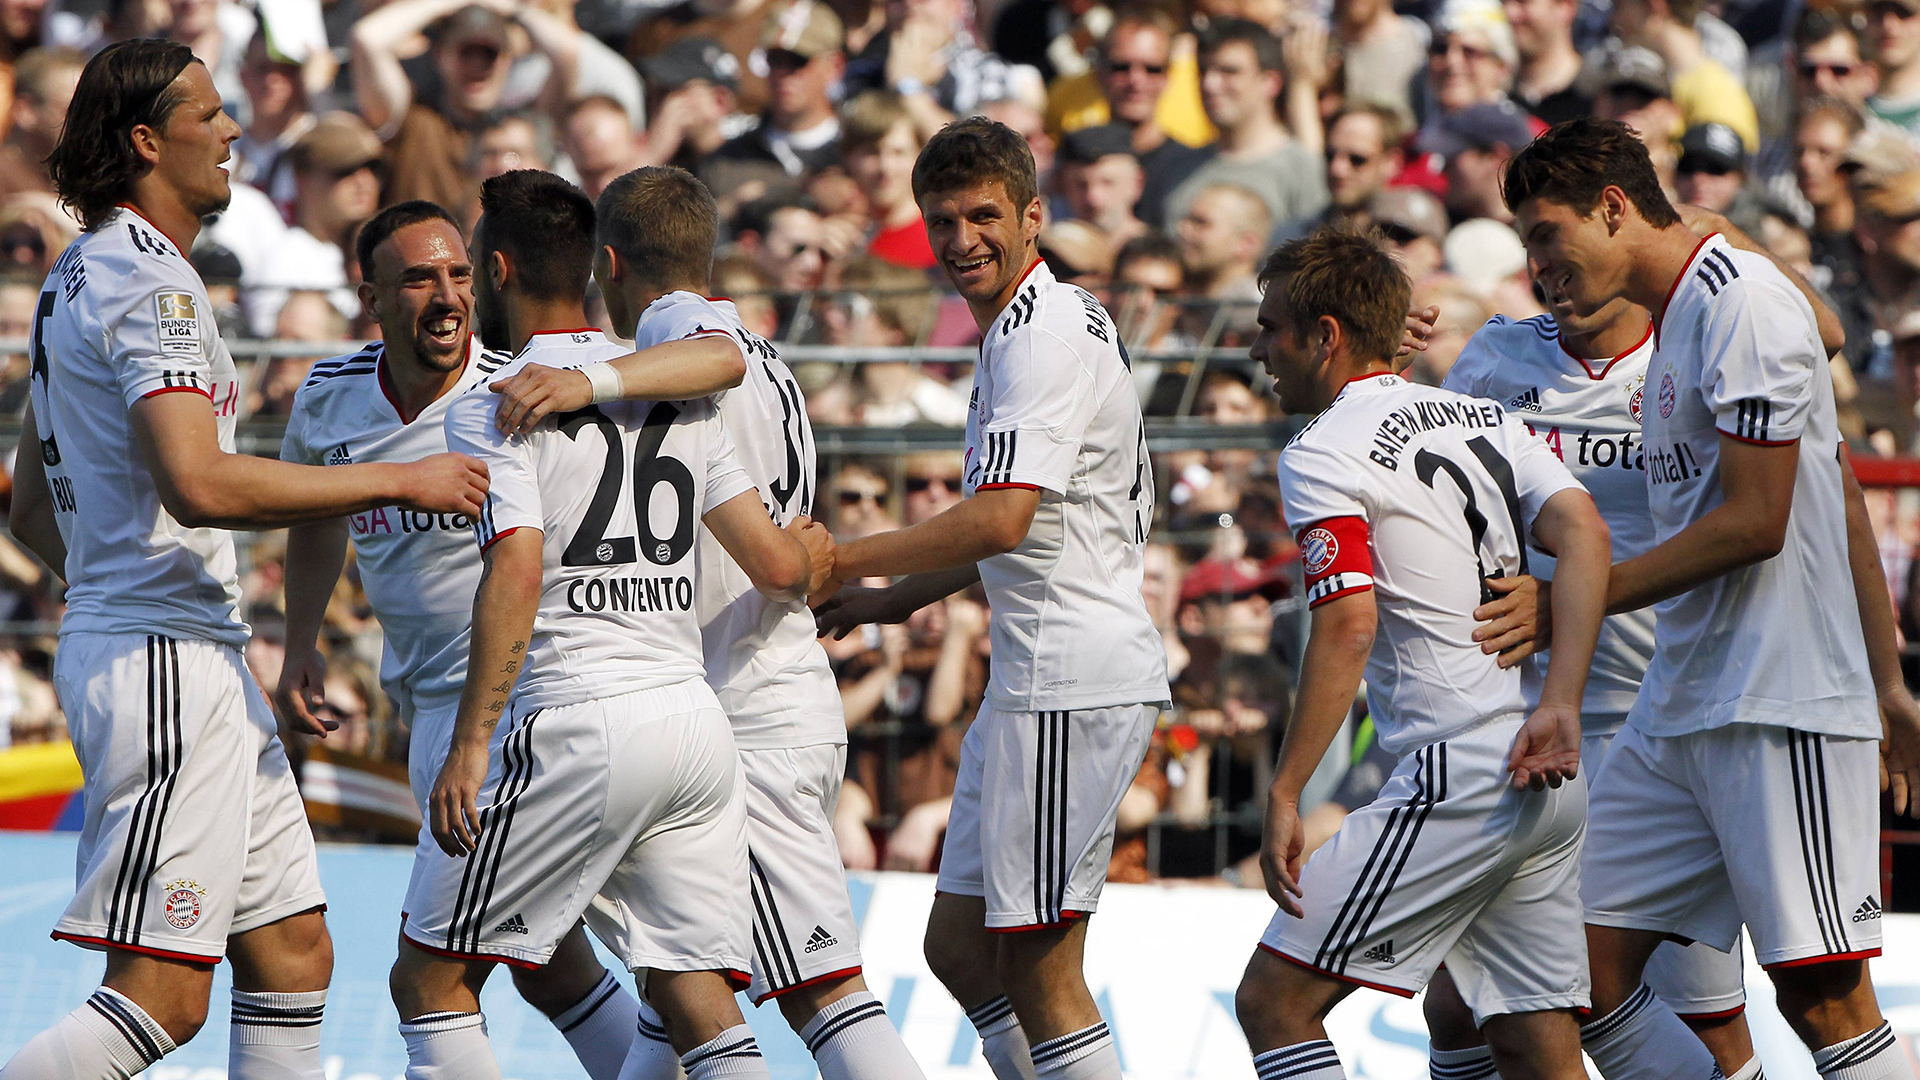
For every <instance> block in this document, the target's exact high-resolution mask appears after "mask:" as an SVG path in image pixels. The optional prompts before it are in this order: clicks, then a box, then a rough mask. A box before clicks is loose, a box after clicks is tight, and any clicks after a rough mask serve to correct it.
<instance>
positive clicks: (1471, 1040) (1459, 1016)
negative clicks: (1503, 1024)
mask: <svg viewBox="0 0 1920 1080" xmlns="http://www.w3.org/2000/svg"><path fill="white" fill-rule="evenodd" d="M1420 1011H1421V1012H1422V1013H1424V1014H1425V1015H1426V1019H1427V1034H1428V1037H1429V1038H1430V1039H1432V1041H1433V1045H1434V1046H1435V1047H1437V1048H1439V1049H1442V1050H1460V1049H1465V1048H1466V1047H1470V1046H1478V1045H1480V1041H1481V1036H1480V1027H1479V1025H1478V1024H1475V1023H1474V1021H1473V1010H1472V1009H1469V1008H1468V1007H1467V1003H1466V1002H1465V1001H1462V1000H1461V999H1460V992H1459V991H1458V990H1455V989H1453V985H1452V983H1451V982H1446V983H1444V985H1443V980H1442V979H1435V980H1434V982H1433V984H1432V985H1431V986H1429V987H1428V988H1427V994H1426V996H1425V997H1424V998H1422V999H1421V1002H1420Z"/></svg>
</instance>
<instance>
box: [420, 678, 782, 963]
mask: <svg viewBox="0 0 1920 1080" xmlns="http://www.w3.org/2000/svg"><path fill="white" fill-rule="evenodd" d="M509 708H510V711H512V712H513V714H514V715H513V716H512V717H511V718H510V721H509V723H507V724H505V725H503V726H504V727H506V728H507V729H508V730H507V731H506V733H505V734H504V735H503V736H501V737H499V738H496V739H495V741H494V744H493V747H492V749H491V750H490V751H489V754H488V766H487V779H486V782H485V784H484V786H483V787H482V789H481V790H482V795H481V799H480V803H479V805H480V830H481V831H480V844H479V848H478V850H476V851H474V852H473V853H471V854H470V855H468V856H466V857H464V858H455V857H453V856H450V855H448V854H446V853H445V852H444V851H441V850H440V849H439V847H438V846H437V845H436V846H435V847H434V848H433V849H432V850H431V851H430V852H427V853H425V854H423V855H421V856H420V859H419V861H418V862H417V863H416V865H415V869H414V875H413V881H412V883H411V884H410V885H409V887H408V894H407V903H406V912H407V915H406V922H405V927H404V932H405V933H406V936H407V938H408V940H410V941H412V942H413V943H414V944H415V945H418V946H419V947H421V948H423V949H425V950H427V951H428V952H434V953H440V954H442V955H448V956H455V957H461V958H471V959H486V960H500V961H504V962H506V963H509V964H515V965H518V966H521V967H539V966H541V965H543V964H545V963H546V962H547V961H548V959H550V958H551V957H552V955H553V950H554V948H555V947H556V946H557V945H558V944H559V943H560V939H561V938H562V937H564V936H565V935H566V933H567V932H568V931H569V930H570V929H572V927H573V924H574V922H575V921H576V920H578V919H580V918H581V916H582V915H583V914H586V913H587V911H588V908H589V905H591V904H592V903H593V901H594V899H595V894H599V895H600V897H601V898H602V899H603V900H605V901H606V902H608V903H609V904H611V905H612V910H614V911H616V912H617V913H618V917H619V922H618V924H617V925H614V926H608V925H605V924H604V922H603V921H602V920H595V921H593V922H592V926H593V930H594V932H595V934H596V936H599V937H600V939H601V940H602V941H604V942H606V943H607V945H608V947H609V948H612V949H613V950H614V952H615V953H616V955H618V956H619V957H620V958H621V960H622V961H623V962H624V963H625V964H626V966H627V968H628V970H631V971H638V970H640V969H642V968H655V969H659V970H663V971H720V972H724V973H726V974H727V976H728V978H729V979H730V980H732V981H733V982H734V984H735V985H736V987H744V986H745V985H746V983H747V972H748V970H749V965H748V960H747V956H748V952H749V947H750V942H751V930H750V927H749V918H748V903H747V898H746V896H745V895H744V894H743V893H742V890H741V888H740V883H741V882H743V881H745V880H746V879H747V840H746V808H745V803H744V801H743V800H742V799H741V798H740V797H739V794H740V787H741V785H742V783H743V781H742V780H741V779H740V777H739V771H740V762H739V758H738V756H737V755H736V754H735V752H734V748H733V733H732V731H731V729H730V728H729V725H728V723H727V718H726V717H725V716H724V715H723V714H722V713H721V712H720V703H719V701H718V700H717V699H715V698H714V696H713V691H712V690H711V689H709V688H708V687H707V684H706V681H705V680H703V679H689V680H687V681H685V682H680V683H676V684H674V685H672V686H665V687H659V688H656V689H652V690H642V691H638V692H635V693H630V694H620V695H617V696H614V697H608V698H600V699H596V700H593V701H588V702H582V703H580V704H577V705H567V706H562V707H558V708H550V709H537V710H525V711H523V710H521V709H520V708H518V707H517V706H509Z"/></svg>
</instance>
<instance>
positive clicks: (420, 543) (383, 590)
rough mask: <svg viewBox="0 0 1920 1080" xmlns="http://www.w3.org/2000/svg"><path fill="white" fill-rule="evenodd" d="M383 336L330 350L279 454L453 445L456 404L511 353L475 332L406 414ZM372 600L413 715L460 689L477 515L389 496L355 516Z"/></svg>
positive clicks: (309, 460)
mask: <svg viewBox="0 0 1920 1080" xmlns="http://www.w3.org/2000/svg"><path fill="white" fill-rule="evenodd" d="M385 352H386V347H385V346H384V345H382V344H380V343H379V342H375V343H374V344H372V345H369V346H367V347H366V348H364V349H362V350H360V351H359V352H357V353H351V354H349V355H347V356H337V357H334V358H333V359H331V360H322V361H321V362H319V363H317V364H315V365H314V366H313V371H312V372H311V373H310V374H309V375H308V376H307V381H306V382H305V383H302V384H301V386H300V390H299V392H298V393H296V394H294V396H293V412H292V415H290V416H289V417H288V418H287V434H286V437H285V439H284V440H283V441H282V442H281V446H280V457H281V459H282V460H284V461H293V462H298V463H300V464H302V465H350V464H354V463H356V462H369V461H390V462H406V461H418V460H420V459H421V458H424V457H428V456H431V455H433V454H440V453H445V452H446V449H447V428H446V417H447V406H448V405H450V404H451V403H452V402H453V401H454V400H455V399H456V398H458V397H459V396H460V395H461V394H463V393H465V392H466V391H467V390H468V389H469V388H472V387H474V386H482V387H484V386H485V384H486V383H488V382H490V381H492V378H493V374H494V372H496V371H498V370H499V369H500V367H501V366H502V365H503V364H505V363H506V362H507V361H508V359H509V357H508V356H507V355H506V354H505V353H495V352H487V351H485V350H483V349H482V348H481V347H480V338H479V337H478V336H477V335H476V336H474V337H472V338H470V339H469V341H468V345H467V361H466V369H465V371H464V372H462V374H461V376H460V379H459V381H458V382H457V383H455V384H454V385H453V387H452V388H450V389H449V390H448V391H447V392H446V393H445V394H442V395H441V396H440V397H439V398H437V399H435V400H434V401H433V402H431V403H430V404H428V405H427V407H426V408H425V409H422V410H421V411H420V413H419V414H418V415H416V416H406V415H403V414H402V412H401V411H400V404H399V402H398V401H396V400H395V399H394V396H393V395H392V394H391V393H390V392H388V390H387V387H388V385H389V382H388V378H387V375H386V372H385V367H386V361H385V359H384V358H383V357H384V355H385ZM347 523H348V526H349V535H351V536H352V538H353V548H354V553H355V555H356V556H357V557H358V561H359V567H360V582H361V584H362V585H363V586H365V587H366V590H367V602H368V603H369V604H370V605H372V607H373V612H374V614H375V615H377V616H378V617H379V619H380V629H381V630H382V631H384V632H385V637H386V644H385V650H384V655H383V656H382V657H381V659H380V684H381V686H382V687H384V688H385V689H386V691H387V696H389V697H391V698H393V700H394V701H395V702H396V703H397V704H398V705H399V706H400V711H401V715H402V716H405V717H408V718H411V717H414V716H416V715H419V714H421V713H424V712H432V711H434V710H438V709H445V708H450V707H452V706H454V705H456V704H458V703H459V701H460V689H461V686H462V685H463V684H464V683H465V681H466V677H467V631H468V629H469V628H470V627H471V626H472V624H473V594H474V593H475V592H476V591H477V590H478V589H479V587H480V556H479V554H478V553H477V552H476V551H475V550H474V547H473V519H472V518H469V517H468V516H466V515H465V514H423V513H416V512H414V511H411V510H402V509H400V508H399V507H394V506H387V507H381V508H380V509H377V510H368V511H366V512H364V513H359V514H354V515H353V516H352V517H350V518H348V519H347Z"/></svg>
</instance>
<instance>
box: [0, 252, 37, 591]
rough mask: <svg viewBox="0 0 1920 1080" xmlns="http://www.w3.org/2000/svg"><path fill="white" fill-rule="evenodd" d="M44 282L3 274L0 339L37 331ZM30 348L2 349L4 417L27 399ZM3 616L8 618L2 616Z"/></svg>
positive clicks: (1, 413)
mask: <svg viewBox="0 0 1920 1080" xmlns="http://www.w3.org/2000/svg"><path fill="white" fill-rule="evenodd" d="M39 302H40V283H39V282H38V281H36V280H34V279H32V278H28V277H24V276H21V275H19V274H7V275H4V276H0V341H10V340H11V341H25V340H26V339H27V335H29V334H31V333H32V332H33V313H34V311H35V309H36V307H37V305H38V304H39ZM31 367H32V364H31V360H30V358H29V357H28V356H27V351H26V350H25V349H24V348H23V349H21V350H19V351H17V352H15V351H11V350H9V351H6V352H0V416H18V415H20V410H21V409H22V408H24V407H25V405H26V401H27V376H28V374H29V372H30V369H31ZM0 617H4V616H3V615H0Z"/></svg>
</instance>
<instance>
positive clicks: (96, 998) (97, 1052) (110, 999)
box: [0, 986, 173, 1080]
mask: <svg viewBox="0 0 1920 1080" xmlns="http://www.w3.org/2000/svg"><path fill="white" fill-rule="evenodd" d="M172 1049H173V1040H172V1039H171V1038H169V1037H168V1036H167V1033H166V1030H165V1029H164V1028H162V1027H161V1026H160V1025H159V1024H158V1023H156V1022H155V1021H154V1019H153V1017H151V1016H148V1015H147V1012H146V1010H145V1009H142V1008H141V1007H140V1006H138V1005H136V1004H134V1002H133V999H132V998H129V997H127V996H126V995H125V994H122V993H120V992H119V991H116V990H111V989H109V988H107V987H104V986H103V987H101V988H99V989H98V990H95V991H94V992H93V996H92V997H90V998H88V999H87V1002H86V1004H84V1005H82V1006H80V1007H79V1008H77V1009H75V1010H73V1011H72V1012H70V1013H68V1014H67V1015H65V1016H63V1017H61V1018H60V1022H59V1023H57V1024H55V1025H53V1026H52V1027H50V1028H48V1029H47V1030H45V1031H43V1032H41V1033H40V1034H38V1035H35V1036H34V1037H33V1038H32V1039H31V1040H29V1041H28V1042H27V1045H25V1046H23V1047H21V1048H20V1052H19V1053H17V1054H15V1055H13V1060H11V1061H9V1062H7V1063H6V1065H5V1066H4V1067H0V1080H126V1078H127V1077H129V1076H132V1075H133V1074H134V1073H137V1072H139V1071H141V1070H142V1069H145V1068H146V1067H147V1066H149V1065H152V1064H153V1063H154V1062H156V1061H159V1060H160V1058H161V1057H162V1056H164V1055H165V1054H167V1053H168V1052H169V1051H171V1050H172Z"/></svg>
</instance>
